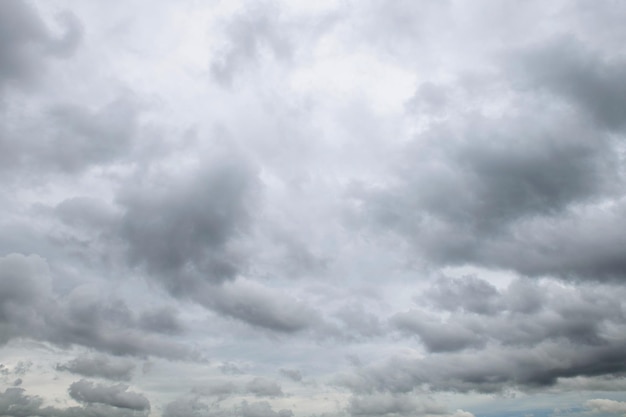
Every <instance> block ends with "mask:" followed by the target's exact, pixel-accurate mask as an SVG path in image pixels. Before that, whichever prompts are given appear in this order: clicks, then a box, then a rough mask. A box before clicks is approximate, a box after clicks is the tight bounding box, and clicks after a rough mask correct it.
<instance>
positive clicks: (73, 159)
mask: <svg viewBox="0 0 626 417" xmlns="http://www.w3.org/2000/svg"><path fill="white" fill-rule="evenodd" d="M18 114H19V116H21V117H24V118H28V119H34V120H31V122H30V123H23V120H19V119H18V120H17V123H16V122H15V121H13V122H12V123H7V124H6V125H4V126H0V129H3V130H2V133H3V134H2V136H1V137H0V149H1V150H2V156H1V157H0V158H1V160H2V161H3V162H4V164H3V167H2V171H3V172H4V173H6V175H7V176H10V177H13V178H15V179H17V180H22V181H24V180H34V181H36V182H41V181H43V180H44V179H45V178H47V177H46V175H49V174H51V173H65V174H78V173H80V172H81V171H84V170H85V169H87V168H89V167H92V166H99V165H104V164H107V163H110V162H112V161H115V160H117V159H119V158H121V157H123V156H127V155H128V154H129V152H130V150H131V148H132V143H133V140H134V137H135V134H136V129H137V118H138V115H139V110H138V108H137V104H136V103H134V102H133V101H132V100H131V99H130V98H129V97H119V98H117V99H116V100H113V101H111V102H109V103H106V104H104V105H102V106H100V107H99V108H96V109H90V108H86V107H83V106H79V105H76V104H55V105H51V106H47V107H46V108H45V109H43V110H42V112H41V113H40V114H36V115H31V114H20V113H19V112H18ZM20 122H21V123H20Z"/></svg>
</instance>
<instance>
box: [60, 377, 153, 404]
mask: <svg viewBox="0 0 626 417" xmlns="http://www.w3.org/2000/svg"><path fill="white" fill-rule="evenodd" d="M69 394H70V397H72V398H73V399H75V400H76V401H78V402H81V403H89V404H91V403H99V404H106V405H110V406H113V407H118V408H128V409H131V410H137V411H144V410H149V409H150V402H149V401H148V399H147V398H146V397H145V396H144V395H143V394H139V393H136V392H132V391H128V385H124V384H116V385H103V384H94V383H93V382H90V381H87V380H84V379H81V380H80V381H77V382H74V383H73V384H72V385H71V386H70V388H69Z"/></svg>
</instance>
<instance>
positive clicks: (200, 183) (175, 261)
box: [120, 159, 256, 296]
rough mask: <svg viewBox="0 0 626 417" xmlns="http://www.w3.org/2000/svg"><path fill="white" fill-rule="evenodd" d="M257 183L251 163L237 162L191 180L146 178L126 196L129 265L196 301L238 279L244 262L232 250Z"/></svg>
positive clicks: (204, 170) (210, 166) (198, 173)
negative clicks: (208, 287)
mask: <svg viewBox="0 0 626 417" xmlns="http://www.w3.org/2000/svg"><path fill="white" fill-rule="evenodd" d="M201 163H202V164H204V162H201ZM153 181H155V182H153ZM255 182H256V181H255V174H254V171H253V170H252V168H251V167H250V166H249V164H248V163H247V162H245V161H242V160H239V159H231V160H224V161H222V162H215V163H214V164H208V165H206V166H201V167H200V168H199V169H198V170H196V171H193V172H191V173H190V176H189V177H188V178H180V179H178V178H168V177H165V178H164V177H163V176H160V177H159V178H158V179H157V178H144V179H143V180H142V182H140V183H139V184H134V185H133V186H129V187H128V188H127V189H126V190H125V191H124V193H123V195H121V196H120V204H121V206H122V207H123V208H124V210H125V214H124V217H123V220H122V230H121V236H122V238H123V239H124V241H125V243H126V244H127V246H128V256H129V260H130V261H131V262H132V263H133V264H136V265H140V266H144V267H145V268H146V270H147V271H148V272H149V273H150V274H151V276H153V277H155V278H158V279H159V280H160V281H161V283H162V284H163V285H164V286H165V287H166V288H167V289H168V290H169V291H170V292H171V293H172V294H175V295H181V296H193V294H195V293H196V292H197V291H199V290H201V289H202V286H203V285H205V284H207V283H220V282H223V281H225V280H230V279H232V278H233V277H234V276H235V275H236V274H237V272H238V271H239V267H240V263H241V259H238V257H237V253H236V252H235V251H234V250H233V249H232V248H229V245H230V243H231V241H232V240H233V239H235V238H236V237H237V235H238V234H240V233H242V232H243V231H244V230H245V228H246V227H247V223H248V219H249V204H250V203H251V201H250V199H251V198H252V196H253V194H254V188H255Z"/></svg>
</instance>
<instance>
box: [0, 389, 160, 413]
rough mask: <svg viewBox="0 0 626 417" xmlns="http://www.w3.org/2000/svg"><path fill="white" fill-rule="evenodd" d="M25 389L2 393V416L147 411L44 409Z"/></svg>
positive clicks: (92, 407) (90, 406)
mask: <svg viewBox="0 0 626 417" xmlns="http://www.w3.org/2000/svg"><path fill="white" fill-rule="evenodd" d="M25 392H26V391H25V390H24V389H23V388H7V389H6V390H5V391H4V392H3V393H0V415H2V416H7V417H35V416H36V417H145V416H147V415H148V414H147V412H146V411H137V410H131V409H125V408H118V407H113V406H108V405H105V404H87V405H85V406H83V407H68V408H65V409H61V408H56V407H52V406H46V407H42V405H43V403H44V400H43V398H41V397H39V396H37V395H28V394H25Z"/></svg>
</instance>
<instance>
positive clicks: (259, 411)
mask: <svg viewBox="0 0 626 417" xmlns="http://www.w3.org/2000/svg"><path fill="white" fill-rule="evenodd" d="M237 411H238V413H237V414H238V415H240V416H241V417H293V412H292V411H291V410H288V409H283V410H280V411H274V410H273V409H272V406H271V405H270V404H269V403H268V402H267V401H259V402H254V403H248V402H247V401H244V402H243V403H242V404H241V407H240V408H239V409H238V410H237Z"/></svg>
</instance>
